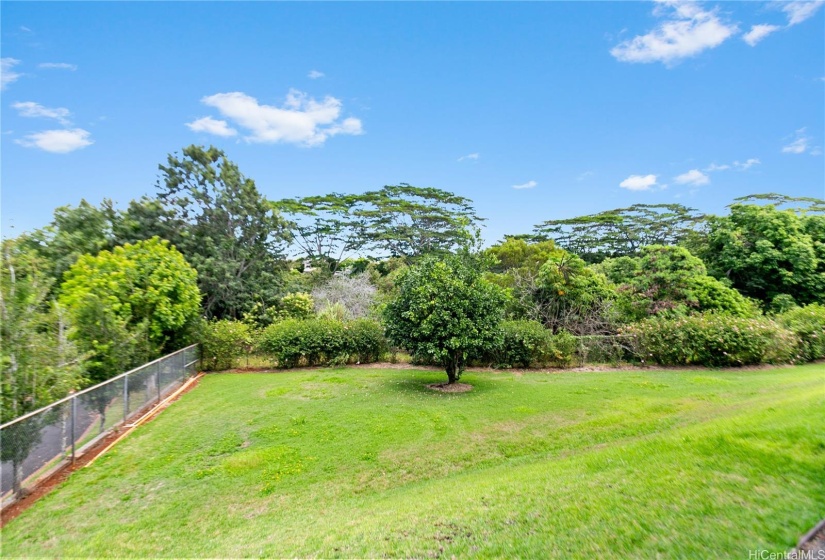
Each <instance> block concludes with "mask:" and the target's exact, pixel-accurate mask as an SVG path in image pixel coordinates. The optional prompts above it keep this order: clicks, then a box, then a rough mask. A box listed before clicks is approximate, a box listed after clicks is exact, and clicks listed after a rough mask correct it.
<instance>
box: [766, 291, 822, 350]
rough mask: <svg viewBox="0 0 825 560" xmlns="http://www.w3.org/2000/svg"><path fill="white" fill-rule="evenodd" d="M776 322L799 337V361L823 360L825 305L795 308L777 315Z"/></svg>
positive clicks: (816, 304) (814, 304) (815, 304)
mask: <svg viewBox="0 0 825 560" xmlns="http://www.w3.org/2000/svg"><path fill="white" fill-rule="evenodd" d="M774 299H776V298H774ZM776 320H777V321H778V322H779V324H781V325H782V326H783V327H785V328H786V329H790V330H791V331H793V333H794V334H795V335H796V336H797V337H799V359H800V360H804V361H811V360H820V359H823V358H825V305H820V304H818V303H813V304H811V305H807V306H805V307H796V308H793V309H791V310H790V311H786V312H785V313H782V314H781V315H778V316H777V317H776Z"/></svg>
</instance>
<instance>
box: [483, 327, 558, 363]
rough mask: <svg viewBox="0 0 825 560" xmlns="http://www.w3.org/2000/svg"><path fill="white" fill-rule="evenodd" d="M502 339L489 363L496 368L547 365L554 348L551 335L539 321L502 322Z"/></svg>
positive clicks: (492, 353)
mask: <svg viewBox="0 0 825 560" xmlns="http://www.w3.org/2000/svg"><path fill="white" fill-rule="evenodd" d="M499 329H500V330H501V335H502V336H501V339H500V342H499V344H497V345H496V346H495V348H494V349H493V351H492V352H490V354H491V356H490V359H489V362H490V363H491V365H493V366H494V367H501V368H508V367H513V366H518V367H524V368H527V367H530V366H531V365H544V364H545V363H547V361H548V359H549V356H550V350H551V346H552V342H551V337H552V335H551V333H550V331H548V330H547V329H545V328H544V326H543V325H542V324H541V323H539V322H538V321H502V322H501V323H500V324H499Z"/></svg>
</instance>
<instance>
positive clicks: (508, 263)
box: [487, 236, 558, 273]
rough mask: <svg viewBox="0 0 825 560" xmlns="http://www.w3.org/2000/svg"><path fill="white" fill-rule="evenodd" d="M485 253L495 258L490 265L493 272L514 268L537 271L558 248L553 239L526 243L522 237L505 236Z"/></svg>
mask: <svg viewBox="0 0 825 560" xmlns="http://www.w3.org/2000/svg"><path fill="white" fill-rule="evenodd" d="M487 253H489V254H490V255H492V256H493V257H495V259H496V263H495V264H494V265H493V266H492V267H491V270H492V271H493V272H498V273H501V272H507V271H510V270H514V269H515V270H526V271H534V272H538V270H539V269H540V268H541V265H543V264H544V263H545V262H547V259H549V258H550V257H551V256H553V255H554V254H556V253H558V249H557V248H556V244H555V243H554V242H553V241H541V242H538V243H528V242H527V241H526V240H524V239H521V238H518V237H512V236H507V237H505V239H504V241H502V242H501V243H498V244H496V245H493V246H492V247H490V248H489V249H487Z"/></svg>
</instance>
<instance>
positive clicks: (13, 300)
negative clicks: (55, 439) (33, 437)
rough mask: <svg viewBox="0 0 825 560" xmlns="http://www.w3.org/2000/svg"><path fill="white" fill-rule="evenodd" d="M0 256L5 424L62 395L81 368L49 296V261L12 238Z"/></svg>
mask: <svg viewBox="0 0 825 560" xmlns="http://www.w3.org/2000/svg"><path fill="white" fill-rule="evenodd" d="M0 259H2V268H0V340H2V345H0V373H1V374H2V376H1V377H0V383H1V385H0V386H1V387H2V391H0V399H2V401H1V402H2V407H0V423H6V422H8V421H10V420H13V419H14V418H17V417H18V416H22V415H23V414H26V413H27V412H31V411H32V410H35V409H37V408H40V407H42V406H45V405H47V404H49V403H50V402H52V401H54V400H57V399H59V398H62V397H64V396H65V395H66V394H67V393H68V392H69V391H70V390H72V389H76V388H77V387H78V386H79V385H80V382H81V380H82V373H83V372H82V369H81V367H80V363H79V362H80V360H79V358H80V357H81V356H79V353H78V350H77V348H76V346H75V344H74V343H73V342H72V341H71V340H70V339H69V334H70V333H71V328H70V322H69V320H68V317H67V314H66V312H65V309H63V307H61V306H60V305H57V304H55V303H54V302H50V301H49V299H48V294H49V291H50V287H51V282H52V281H51V279H50V278H49V276H48V275H47V273H46V272H45V270H47V269H48V266H49V265H48V264H47V263H46V262H45V261H44V260H43V259H42V258H40V257H39V256H38V255H37V254H35V253H34V252H33V251H31V250H30V249H29V248H27V247H26V246H25V245H24V244H20V243H18V242H16V241H14V240H12V241H4V242H3V246H2V255H0ZM5 435H6V434H5V433H4V437H5ZM4 443H5V442H4ZM23 456H25V453H24V454H23ZM3 460H4V461H5V460H7V458H6V456H5V454H4V458H3Z"/></svg>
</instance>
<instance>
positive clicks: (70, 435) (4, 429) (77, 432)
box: [0, 344, 198, 505]
mask: <svg viewBox="0 0 825 560" xmlns="http://www.w3.org/2000/svg"><path fill="white" fill-rule="evenodd" d="M197 362H198V345H197V344H193V345H192V346H188V347H186V348H183V349H181V350H178V351H177V352H173V353H172V354H169V355H167V356H164V357H162V358H158V359H157V360H155V361H153V362H149V363H147V364H144V365H142V366H140V367H138V368H135V369H133V370H131V371H127V372H126V373H123V374H120V375H118V376H117V377H113V378H112V379H109V380H108V381H104V382H103V383H100V384H99V385H95V386H94V387H89V388H88V389H84V390H83V391H79V392H77V393H74V394H72V395H70V396H68V397H66V398H64V399H61V400H59V401H57V402H55V403H52V404H50V405H49V406H46V407H44V408H41V409H40V410H35V411H34V412H30V413H29V414H26V415H24V416H21V417H20V418H17V419H15V420H12V421H11V422H8V423H6V424H3V425H2V426H0V460H2V462H0V496H2V500H1V503H2V505H6V504H7V503H10V502H13V501H14V500H16V499H17V498H18V497H19V496H20V495H21V493H22V492H23V491H24V490H25V489H27V488H29V487H31V486H33V485H35V484H37V482H38V481H40V480H42V479H43V478H45V477H47V476H48V475H49V474H51V473H52V472H54V471H55V470H56V469H58V468H60V467H61V466H62V465H64V464H65V463H66V462H68V461H73V460H74V458H75V456H77V455H80V454H82V453H83V451H84V450H85V449H87V448H88V447H91V446H92V445H94V444H95V443H97V442H98V441H99V440H100V439H102V438H104V437H106V436H107V435H108V434H109V433H111V432H112V430H114V429H115V428H117V427H118V426H121V425H123V424H128V423H129V422H130V421H131V420H136V419H137V418H139V417H140V415H141V414H143V413H144V412H145V411H146V410H148V409H150V408H151V407H152V406H154V405H155V404H157V403H159V402H160V401H161V400H162V399H163V398H164V397H166V396H167V395H169V394H171V393H172V392H173V391H175V390H176V389H177V388H178V387H180V386H181V385H182V384H183V383H184V382H185V381H186V379H187V378H188V377H189V376H191V375H193V374H194V373H195V372H196V365H197Z"/></svg>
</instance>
